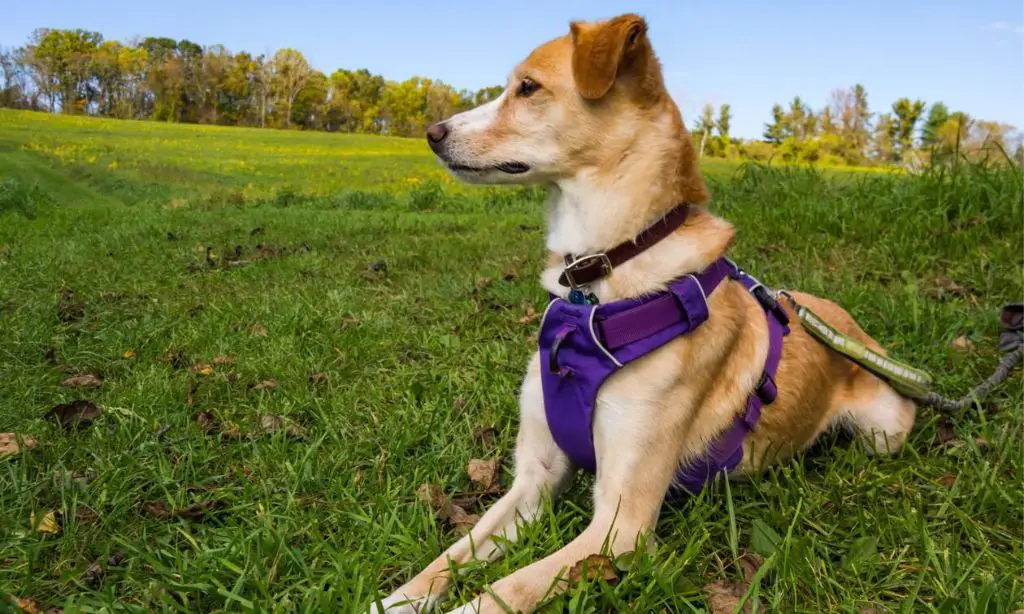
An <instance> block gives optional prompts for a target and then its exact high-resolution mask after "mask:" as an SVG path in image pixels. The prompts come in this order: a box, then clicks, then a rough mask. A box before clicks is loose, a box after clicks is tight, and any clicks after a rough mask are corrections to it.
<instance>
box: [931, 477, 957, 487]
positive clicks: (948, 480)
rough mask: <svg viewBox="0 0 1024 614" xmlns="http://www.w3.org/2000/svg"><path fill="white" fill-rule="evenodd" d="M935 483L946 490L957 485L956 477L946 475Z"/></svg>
mask: <svg viewBox="0 0 1024 614" xmlns="http://www.w3.org/2000/svg"><path fill="white" fill-rule="evenodd" d="M935 481H936V482H938V483H939V484H941V485H942V486H945V487H946V488H952V487H953V486H954V485H955V484H956V476H955V475H944V476H942V477H940V478H939V479H937V480H935Z"/></svg>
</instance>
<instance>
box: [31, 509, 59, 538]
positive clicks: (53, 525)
mask: <svg viewBox="0 0 1024 614" xmlns="http://www.w3.org/2000/svg"><path fill="white" fill-rule="evenodd" d="M29 522H30V523H31V524H32V529H33V530H34V531H36V532H37V533H46V534H48V535H59V534H60V520H59V519H58V517H57V512H52V511H51V512H46V513H45V514H42V515H40V516H36V515H35V514H32V517H31V518H29Z"/></svg>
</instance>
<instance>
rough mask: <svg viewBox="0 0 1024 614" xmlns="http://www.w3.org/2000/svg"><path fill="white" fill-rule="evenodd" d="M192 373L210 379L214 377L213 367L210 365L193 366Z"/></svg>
mask: <svg viewBox="0 0 1024 614" xmlns="http://www.w3.org/2000/svg"><path fill="white" fill-rule="evenodd" d="M192 372H193V373H195V374H196V375H202V376H205V377H209V376H211V375H213V366H212V365H208V364H198V365H192Z"/></svg>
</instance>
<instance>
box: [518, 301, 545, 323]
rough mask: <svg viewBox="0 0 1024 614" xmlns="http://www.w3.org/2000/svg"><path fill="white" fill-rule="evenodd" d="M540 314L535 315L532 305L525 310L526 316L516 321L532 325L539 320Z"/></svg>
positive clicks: (535, 311)
mask: <svg viewBox="0 0 1024 614" xmlns="http://www.w3.org/2000/svg"><path fill="white" fill-rule="evenodd" d="M540 316H541V314H539V313H537V310H536V309H535V308H534V306H533V305H530V306H529V307H527V308H526V315H524V316H523V317H521V318H519V319H518V320H516V322H518V323H520V324H533V323H534V322H536V321H537V320H539V319H540Z"/></svg>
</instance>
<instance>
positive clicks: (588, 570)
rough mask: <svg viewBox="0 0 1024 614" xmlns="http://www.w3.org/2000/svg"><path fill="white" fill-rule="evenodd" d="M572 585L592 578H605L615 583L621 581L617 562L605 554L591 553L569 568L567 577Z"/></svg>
mask: <svg viewBox="0 0 1024 614" xmlns="http://www.w3.org/2000/svg"><path fill="white" fill-rule="evenodd" d="M567 580H568V582H569V585H570V586H574V585H576V584H579V583H580V582H586V581H591V580H604V581H605V582H607V583H608V584H615V583H617V582H618V581H619V573H618V571H616V569H615V562H614V561H612V559H611V558H610V557H607V556H605V555H603V554H591V555H590V556H588V557H587V558H585V559H583V560H581V561H577V562H576V564H575V565H573V566H572V567H571V568H570V569H569V575H568V577H567Z"/></svg>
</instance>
